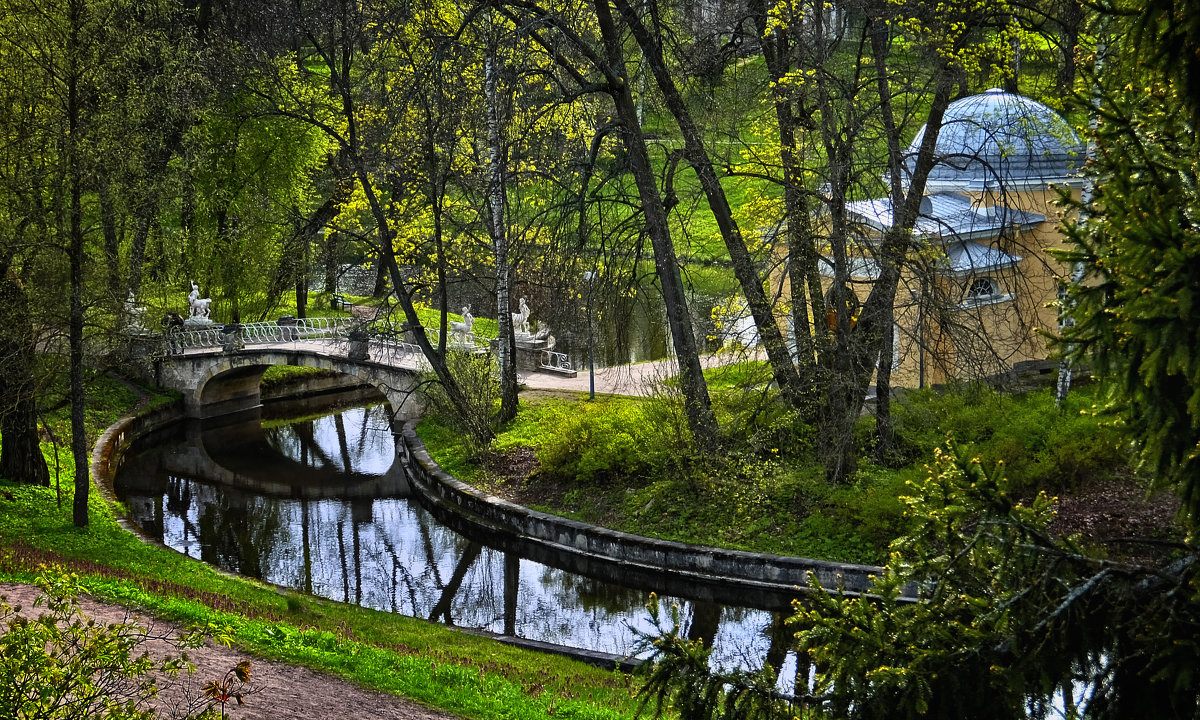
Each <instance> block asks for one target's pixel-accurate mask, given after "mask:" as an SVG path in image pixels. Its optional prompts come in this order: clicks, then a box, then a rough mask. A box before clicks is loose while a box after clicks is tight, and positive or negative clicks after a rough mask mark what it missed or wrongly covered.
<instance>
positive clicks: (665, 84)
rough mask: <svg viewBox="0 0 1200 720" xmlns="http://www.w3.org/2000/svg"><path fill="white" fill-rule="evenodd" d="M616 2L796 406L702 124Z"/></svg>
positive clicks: (641, 30) (640, 29)
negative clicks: (681, 143)
mask: <svg viewBox="0 0 1200 720" xmlns="http://www.w3.org/2000/svg"><path fill="white" fill-rule="evenodd" d="M614 4H615V6H616V7H617V9H618V11H619V12H620V13H621V16H622V18H623V19H624V20H625V23H626V24H627V25H628V26H629V28H630V30H631V31H632V34H633V37H634V39H635V40H636V41H637V43H638V45H639V46H640V47H641V49H642V53H643V56H644V58H645V60H646V62H647V63H648V65H649V67H650V71H651V72H652V73H653V75H654V79H655V82H656V83H657V85H658V89H659V90H660V91H661V92H662V94H663V99H664V100H665V102H666V105H667V109H668V110H669V111H670V113H671V115H672V117H673V118H674V119H675V124H676V126H677V127H678V128H679V130H680V132H681V133H682V135H683V141H684V154H685V156H686V157H687V159H688V162H689V164H691V166H692V168H693V169H694V170H695V172H696V176H697V177H698V178H699V180H700V186H701V188H702V189H703V190H704V195H705V197H706V198H707V200H708V206H709V209H711V210H712V213H713V216H714V217H715V218H716V221H717V226H718V227H719V228H720V230H721V237H722V238H723V239H724V240H725V248H726V249H727V250H728V252H729V259H730V261H731V262H732V264H733V273H734V275H735V276H736V277H737V280H738V284H739V285H740V286H741V289H742V294H743V295H744V296H745V297H746V304H747V305H748V306H749V308H750V314H751V315H752V316H753V317H754V324H755V325H756V326H757V327H758V336H759V338H760V339H761V341H762V345H763V348H764V349H765V350H766V353H767V360H768V361H769V362H770V365H771V372H772V375H773V376H774V379H775V382H776V383H777V384H778V385H779V388H780V390H781V391H782V392H783V394H784V395H785V396H786V397H787V398H788V400H789V401H790V402H791V403H792V404H793V406H795V407H800V406H801V405H802V403H803V400H802V398H803V392H802V388H801V387H800V376H799V375H798V374H797V372H796V368H795V365H793V364H792V359H791V353H789V352H788V348H787V343H786V342H785V341H784V339H783V333H782V332H780V330H779V323H778V322H776V320H775V315H774V313H773V312H772V310H771V304H770V301H769V300H768V299H767V295H766V292H765V290H764V289H763V278H762V277H761V276H760V275H759V272H758V270H757V268H755V266H754V258H753V257H751V255H750V251H749V249H748V248H747V247H746V242H745V240H744V239H743V238H742V232H741V229H740V228H739V227H738V225H737V222H736V221H735V220H734V219H733V211H732V210H731V209H730V207H729V199H728V198H727V197H726V196H725V190H724V188H722V187H721V181H720V179H719V178H718V177H717V173H716V171H715V170H714V169H713V163H712V159H711V158H710V157H709V154H708V151H707V150H706V149H705V147H704V141H703V139H702V138H701V136H700V129H699V128H698V127H697V126H696V123H695V121H694V120H693V119H692V115H691V112H690V111H689V110H688V108H687V104H686V103H685V101H684V99H683V96H682V95H681V94H680V92H679V88H678V87H677V86H676V85H675V80H674V78H673V77H672V74H671V70H670V68H668V67H667V63H666V60H665V59H664V57H663V54H662V46H661V44H660V43H659V40H658V38H657V37H655V36H653V35H652V34H651V33H650V31H649V29H647V28H646V26H645V25H644V24H643V23H642V21H641V18H640V17H639V16H638V14H637V12H636V11H635V10H634V9H633V8H632V7H631V6H630V4H629V3H628V2H627V1H626V0H614Z"/></svg>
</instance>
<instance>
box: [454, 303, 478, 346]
mask: <svg viewBox="0 0 1200 720" xmlns="http://www.w3.org/2000/svg"><path fill="white" fill-rule="evenodd" d="M474 327H475V316H474V315H472V314H471V306H470V305H466V306H464V307H463V309H462V322H451V323H450V336H451V337H453V338H454V342H455V344H457V345H470V344H471V340H472V338H471V333H472V332H473V331H474Z"/></svg>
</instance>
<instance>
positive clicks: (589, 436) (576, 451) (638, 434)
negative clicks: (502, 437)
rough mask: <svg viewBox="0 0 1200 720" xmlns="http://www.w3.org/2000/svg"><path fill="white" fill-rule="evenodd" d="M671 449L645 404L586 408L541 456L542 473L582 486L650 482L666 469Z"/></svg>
mask: <svg viewBox="0 0 1200 720" xmlns="http://www.w3.org/2000/svg"><path fill="white" fill-rule="evenodd" d="M666 447H669V446H668V445H665V444H664V443H663V442H661V438H660V437H659V435H658V432H657V430H656V426H655V425H654V423H653V422H651V421H650V420H649V418H648V417H647V413H646V408H645V405H644V403H641V402H636V401H625V402H612V403H606V404H604V405H596V404H583V403H580V404H579V405H578V406H576V408H575V412H574V413H572V414H570V415H567V416H564V417H563V418H562V425H561V426H560V427H559V428H557V431H556V433H555V434H554V435H553V437H552V438H550V439H549V441H548V442H547V443H546V444H545V445H543V446H542V447H541V448H540V449H539V451H538V460H539V462H540V463H541V472H543V473H548V474H550V475H554V476H557V477H562V478H565V479H570V480H573V481H574V482H576V483H580V484H604V483H605V482H607V481H608V480H610V479H612V478H617V477H624V478H629V477H639V476H643V477H644V476H646V475H649V474H651V473H652V471H653V470H654V469H655V468H657V467H660V466H661V465H662V464H663V462H664V459H665V452H666Z"/></svg>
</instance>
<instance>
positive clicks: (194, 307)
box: [188, 280, 212, 318]
mask: <svg viewBox="0 0 1200 720" xmlns="http://www.w3.org/2000/svg"><path fill="white" fill-rule="evenodd" d="M211 306H212V298H202V297H200V287H199V286H198V285H196V281H195V280H193V281H192V291H191V292H190V293H188V308H189V310H190V312H191V317H194V318H207V317H208V316H209V315H210V314H211V313H212V307H211Z"/></svg>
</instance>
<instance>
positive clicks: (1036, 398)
mask: <svg viewBox="0 0 1200 720" xmlns="http://www.w3.org/2000/svg"><path fill="white" fill-rule="evenodd" d="M893 413H894V416H895V437H896V446H897V452H896V455H895V457H893V463H894V464H896V465H910V464H914V463H922V462H926V461H928V460H929V459H931V457H932V455H931V450H930V449H931V448H936V447H938V445H939V444H941V443H944V442H945V440H946V437H947V435H949V436H950V437H951V438H952V439H953V440H954V442H955V443H956V444H958V445H960V446H962V447H969V448H970V452H972V453H973V454H975V455H976V456H978V457H979V459H980V460H981V462H983V464H984V466H985V467H992V466H994V465H996V464H998V463H1003V464H1004V471H1005V475H1006V476H1007V477H1008V478H1009V481H1010V482H1011V484H1012V487H1013V489H1014V490H1015V491H1018V492H1023V491H1035V490H1040V489H1046V490H1054V489H1064V488H1073V487H1076V486H1079V485H1081V484H1086V483H1088V482H1089V481H1093V480H1102V479H1106V478H1111V477H1113V476H1114V475H1117V474H1119V473H1122V472H1128V469H1129V460H1128V452H1127V450H1126V449H1125V448H1124V443H1123V439H1122V436H1121V432H1120V429H1119V428H1118V427H1117V425H1116V424H1115V423H1114V422H1113V418H1106V417H1104V415H1103V408H1102V407H1101V406H1099V405H1098V404H1097V393H1096V388H1094V387H1086V388H1078V389H1076V390H1075V391H1074V392H1072V394H1071V395H1070V396H1069V397H1068V398H1067V400H1066V402H1065V403H1064V404H1063V406H1062V407H1061V408H1055V406H1054V401H1053V395H1052V393H1051V391H1050V390H1041V391H1036V392H1031V393H1026V394H1024V395H1009V394H1004V393H1001V392H998V391H996V390H993V389H991V388H989V387H987V386H986V385H982V384H974V385H967V386H963V387H960V388H957V389H955V390H952V391H949V392H946V393H938V392H935V391H933V390H928V389H926V390H918V391H913V392H908V393H905V394H904V396H903V398H902V399H901V400H899V401H897V402H895V403H894V404H893Z"/></svg>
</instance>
